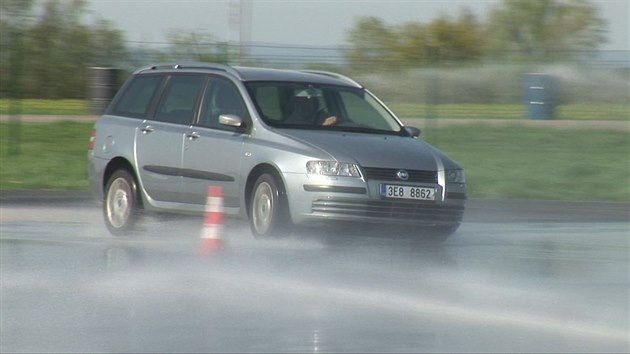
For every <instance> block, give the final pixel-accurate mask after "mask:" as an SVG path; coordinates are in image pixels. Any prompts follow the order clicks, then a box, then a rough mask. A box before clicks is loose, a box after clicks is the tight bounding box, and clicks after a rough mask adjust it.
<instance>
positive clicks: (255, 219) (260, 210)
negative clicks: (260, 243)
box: [249, 173, 291, 236]
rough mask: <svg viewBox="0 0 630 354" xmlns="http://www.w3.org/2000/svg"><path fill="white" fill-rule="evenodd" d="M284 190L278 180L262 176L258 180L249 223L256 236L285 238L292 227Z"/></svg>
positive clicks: (254, 189)
mask: <svg viewBox="0 0 630 354" xmlns="http://www.w3.org/2000/svg"><path fill="white" fill-rule="evenodd" d="M287 204H288V203H287V201H286V196H285V195H284V190H283V189H282V188H281V185H280V184H279V183H278V182H277V181H276V179H275V178H274V177H273V176H272V175H270V174H268V173H265V174H262V175H260V177H258V179H257V180H256V183H255V184H254V188H253V189H252V194H251V197H250V202H249V223H250V227H251V229H252V233H253V234H254V236H271V235H274V236H284V235H286V234H287V233H288V232H289V230H290V226H291V221H290V217H289V210H288V205H287Z"/></svg>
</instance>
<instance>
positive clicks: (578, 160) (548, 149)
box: [0, 122, 630, 202]
mask: <svg viewBox="0 0 630 354" xmlns="http://www.w3.org/2000/svg"><path fill="white" fill-rule="evenodd" d="M12 127H14V126H11V125H9V124H0V144H1V146H0V161H1V162H0V188H1V189H86V188H87V181H86V177H87V173H86V159H87V142H88V138H89V136H90V132H91V130H92V124H86V123H69V122H63V123H54V124H35V123H33V124H22V125H21V126H20V134H19V135H20V139H19V141H20V143H19V149H20V154H12V153H11V150H12V149H13V148H14V147H16V146H17V145H10V142H11V141H13V142H15V141H16V139H15V136H17V135H18V134H17V133H16V132H15V131H14V130H12V129H14V128H12ZM422 138H423V139H425V140H426V141H428V142H430V143H431V144H434V145H435V146H436V147H438V148H440V149H441V150H443V151H444V152H446V153H447V154H448V155H449V156H451V157H452V158H453V159H454V160H456V161H458V162H459V163H460V164H461V165H462V166H463V167H464V169H465V170H466V178H467V182H468V188H469V192H470V197H471V198H488V199H504V198H512V199H547V200H575V201H595V200H597V201H624V202H628V201H630V134H629V133H627V132H615V131H604V130H593V131H584V130H567V131H563V130H557V129H545V128H523V127H490V126H470V125H463V126H452V127H444V128H439V129H425V130H424V131H423V133H422ZM12 144H15V143H12Z"/></svg>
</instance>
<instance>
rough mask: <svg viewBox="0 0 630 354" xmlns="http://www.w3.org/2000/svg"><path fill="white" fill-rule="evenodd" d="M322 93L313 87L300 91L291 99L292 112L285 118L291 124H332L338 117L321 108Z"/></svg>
mask: <svg viewBox="0 0 630 354" xmlns="http://www.w3.org/2000/svg"><path fill="white" fill-rule="evenodd" d="M320 96H321V93H320V92H319V91H318V90H316V89H313V88H309V89H305V90H301V91H299V92H298V93H297V94H296V95H295V96H294V97H293V99H292V100H291V104H292V110H291V114H290V115H289V116H288V117H287V119H285V123H289V124H306V125H322V126H331V125H334V124H335V123H337V117H336V116H334V115H331V114H330V113H328V112H326V110H324V109H320V108H319V97H320Z"/></svg>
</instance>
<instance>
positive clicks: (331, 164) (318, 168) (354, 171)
mask: <svg viewBox="0 0 630 354" xmlns="http://www.w3.org/2000/svg"><path fill="white" fill-rule="evenodd" d="M306 172H307V173H309V174H314V175H322V176H342V177H361V173H360V172H359V167H358V166H357V165H356V164H353V163H347V162H337V161H309V162H307V163H306Z"/></svg>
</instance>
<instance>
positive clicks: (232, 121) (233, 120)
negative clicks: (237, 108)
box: [219, 114, 245, 128]
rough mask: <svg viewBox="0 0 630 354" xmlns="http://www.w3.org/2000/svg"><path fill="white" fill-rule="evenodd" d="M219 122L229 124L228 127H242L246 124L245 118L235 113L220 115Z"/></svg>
mask: <svg viewBox="0 0 630 354" xmlns="http://www.w3.org/2000/svg"><path fill="white" fill-rule="evenodd" d="M219 124H222V125H227V126H228V127H235V128H242V127H243V126H244V125H245V124H244V122H243V118H241V117H239V116H237V115H235V114H222V115H220V116H219Z"/></svg>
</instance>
